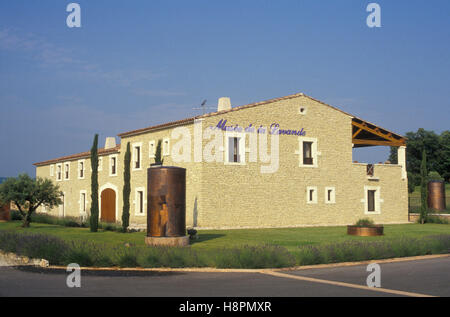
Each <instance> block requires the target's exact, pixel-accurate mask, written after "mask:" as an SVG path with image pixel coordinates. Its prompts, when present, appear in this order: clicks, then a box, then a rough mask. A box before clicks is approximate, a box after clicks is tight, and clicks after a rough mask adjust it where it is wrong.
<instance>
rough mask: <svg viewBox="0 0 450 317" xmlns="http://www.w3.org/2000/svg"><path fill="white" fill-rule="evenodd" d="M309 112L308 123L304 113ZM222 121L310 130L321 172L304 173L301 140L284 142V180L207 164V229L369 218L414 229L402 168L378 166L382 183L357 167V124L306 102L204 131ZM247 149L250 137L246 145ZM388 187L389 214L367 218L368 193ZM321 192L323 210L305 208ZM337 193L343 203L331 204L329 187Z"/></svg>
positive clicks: (242, 115) (246, 168) (213, 120)
mask: <svg viewBox="0 0 450 317" xmlns="http://www.w3.org/2000/svg"><path fill="white" fill-rule="evenodd" d="M300 106H303V107H306V115H300V114H299V107H300ZM220 119H227V121H228V122H227V124H232V125H235V124H239V125H240V126H244V127H246V126H248V124H250V123H252V124H253V125H257V126H259V125H264V126H270V125H271V124H272V123H279V124H280V126H281V127H282V128H285V129H295V130H300V129H301V128H304V129H305V130H306V137H312V138H317V142H318V149H317V150H318V152H320V154H321V155H319V156H318V167H317V168H311V167H299V159H300V157H299V155H298V154H296V153H295V152H296V151H297V150H299V137H298V136H293V135H282V136H280V139H279V143H280V167H279V170H278V172H277V173H274V174H261V172H260V166H261V163H259V162H258V163H248V162H247V163H246V164H245V165H243V166H230V165H224V164H223V163H222V164H217V163H216V164H204V166H203V176H202V179H203V183H202V195H203V197H205V198H206V199H205V200H204V201H202V209H201V210H200V214H201V216H200V219H201V222H200V223H199V226H200V227H211V228H217V227H222V228H223V227H289V226H304V225H336V224H339V225H344V224H351V223H353V222H355V221H356V220H357V219H359V218H362V217H371V218H373V219H374V220H375V221H376V222H378V223H393V222H407V185H406V181H405V180H401V168H400V167H399V166H387V167H384V166H376V175H377V176H379V178H380V180H379V181H369V180H367V176H366V171H365V166H354V165H353V164H352V142H351V133H352V126H351V118H350V117H349V116H347V115H346V114H344V113H342V112H339V111H336V110H334V109H332V108H330V107H328V106H326V105H324V104H321V103H319V102H316V101H314V100H311V99H309V98H306V97H298V98H294V99H289V100H282V101H279V102H275V103H271V104H266V105H261V106H257V107H252V108H247V109H242V110H240V111H234V112H229V113H226V114H224V115H223V116H213V117H209V118H207V119H206V120H205V125H212V126H215V125H216V124H217V122H218V121H219V120H220ZM247 146H248V137H247ZM374 182H376V183H377V184H378V186H380V187H381V199H384V203H382V212H381V214H379V215H367V214H365V213H364V204H363V203H362V202H361V199H363V198H364V185H374V184H373V183H374ZM308 186H315V187H317V190H318V199H317V204H308V203H307V202H306V198H307V197H306V195H307V192H306V189H307V187H308ZM327 186H333V187H335V190H336V203H335V204H326V203H325V187H327Z"/></svg>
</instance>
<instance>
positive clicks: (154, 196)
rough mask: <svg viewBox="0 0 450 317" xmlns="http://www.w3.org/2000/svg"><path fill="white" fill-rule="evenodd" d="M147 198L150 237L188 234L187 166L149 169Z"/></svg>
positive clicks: (148, 234)
mask: <svg viewBox="0 0 450 317" xmlns="http://www.w3.org/2000/svg"><path fill="white" fill-rule="evenodd" d="M147 202H148V204H147V236H148V237H182V236H185V235H186V169H184V168H181V167H176V166H158V167H150V168H149V169H147Z"/></svg>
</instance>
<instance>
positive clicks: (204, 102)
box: [192, 99, 215, 114]
mask: <svg viewBox="0 0 450 317" xmlns="http://www.w3.org/2000/svg"><path fill="white" fill-rule="evenodd" d="M206 101H207V100H206V99H205V100H203V101H202V103H201V105H200V108H192V109H193V110H202V112H203V114H205V113H206V109H215V108H213V107H206Z"/></svg>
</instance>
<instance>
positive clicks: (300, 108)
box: [298, 106, 307, 115]
mask: <svg viewBox="0 0 450 317" xmlns="http://www.w3.org/2000/svg"><path fill="white" fill-rule="evenodd" d="M306 110H307V109H306V107H305V106H300V107H299V108H298V113H299V114H301V115H305V114H306Z"/></svg>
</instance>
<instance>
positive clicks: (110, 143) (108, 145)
mask: <svg viewBox="0 0 450 317" xmlns="http://www.w3.org/2000/svg"><path fill="white" fill-rule="evenodd" d="M114 147H116V138H115V137H107V138H106V141H105V150H107V149H112V148H114Z"/></svg>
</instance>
